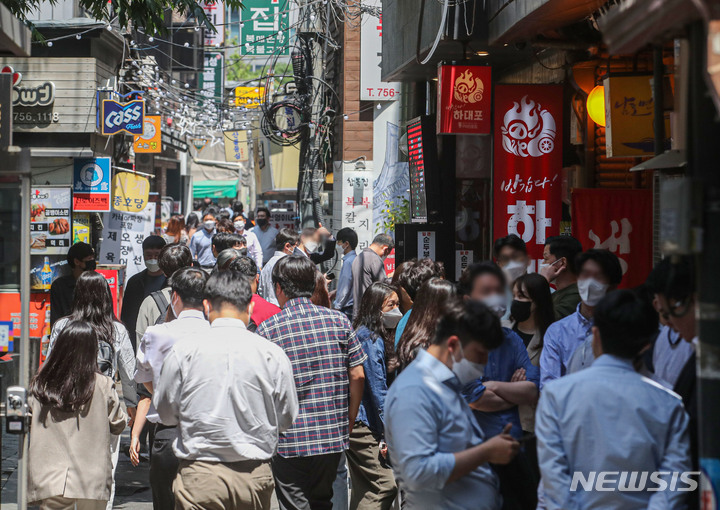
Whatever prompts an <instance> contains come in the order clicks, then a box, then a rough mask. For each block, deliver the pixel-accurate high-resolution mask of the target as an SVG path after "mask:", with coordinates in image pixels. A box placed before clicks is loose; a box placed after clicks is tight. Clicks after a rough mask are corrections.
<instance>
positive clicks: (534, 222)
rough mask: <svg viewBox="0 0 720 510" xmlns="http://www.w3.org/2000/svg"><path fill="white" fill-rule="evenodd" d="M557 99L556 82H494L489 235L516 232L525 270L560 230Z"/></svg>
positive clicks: (558, 88) (560, 93) (560, 105)
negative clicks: (522, 245) (527, 260)
mask: <svg viewBox="0 0 720 510" xmlns="http://www.w3.org/2000/svg"><path fill="white" fill-rule="evenodd" d="M562 99H563V91H562V86H560V85H497V86H496V87H495V98H494V104H495V109H494V110H495V113H494V115H495V117H494V172H493V193H492V195H493V239H497V238H499V237H504V236H507V235H508V234H516V235H518V236H520V237H521V238H522V239H523V241H525V244H526V245H527V249H528V254H529V255H530V259H531V260H530V271H537V270H538V267H539V264H541V263H542V258H543V249H544V247H545V240H546V239H547V238H548V237H550V236H554V235H558V234H559V232H560V220H561V219H562V178H561V177H562V132H563V131H562V118H563V102H562Z"/></svg>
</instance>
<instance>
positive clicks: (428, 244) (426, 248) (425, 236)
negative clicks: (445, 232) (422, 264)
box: [417, 232, 437, 260]
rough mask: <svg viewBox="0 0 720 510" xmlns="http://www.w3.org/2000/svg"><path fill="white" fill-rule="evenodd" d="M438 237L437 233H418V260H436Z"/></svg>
mask: <svg viewBox="0 0 720 510" xmlns="http://www.w3.org/2000/svg"><path fill="white" fill-rule="evenodd" d="M436 237H437V234H436V233H435V232H418V233H417V253H418V259H432V260H435V240H436Z"/></svg>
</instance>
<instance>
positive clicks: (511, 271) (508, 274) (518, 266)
mask: <svg viewBox="0 0 720 510" xmlns="http://www.w3.org/2000/svg"><path fill="white" fill-rule="evenodd" d="M526 271H527V266H526V265H525V264H523V263H522V262H516V261H514V260H512V261H510V263H509V264H508V265H507V266H505V267H504V268H503V273H505V278H507V283H508V285H512V283H513V282H514V281H515V280H517V279H518V278H520V277H521V276H522V275H524V274H525V272H526Z"/></svg>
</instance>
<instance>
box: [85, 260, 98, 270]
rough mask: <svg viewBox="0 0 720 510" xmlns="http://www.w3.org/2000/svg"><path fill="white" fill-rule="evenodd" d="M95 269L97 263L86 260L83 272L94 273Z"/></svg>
mask: <svg viewBox="0 0 720 510" xmlns="http://www.w3.org/2000/svg"><path fill="white" fill-rule="evenodd" d="M96 267H97V263H96V262H95V261H94V260H86V261H85V271H95V268H96Z"/></svg>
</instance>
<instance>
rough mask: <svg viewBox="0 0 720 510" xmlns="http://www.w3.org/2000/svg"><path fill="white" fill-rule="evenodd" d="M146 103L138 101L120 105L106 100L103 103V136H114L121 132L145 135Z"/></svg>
mask: <svg viewBox="0 0 720 510" xmlns="http://www.w3.org/2000/svg"><path fill="white" fill-rule="evenodd" d="M144 117H145V101H144V100H142V99H136V100H135V101H130V102H129V103H119V102H117V101H114V100H112V99H105V100H103V103H102V115H101V116H100V118H101V121H102V134H104V135H114V134H116V133H119V132H121V131H125V132H126V133H130V134H133V135H142V134H143V123H144Z"/></svg>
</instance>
